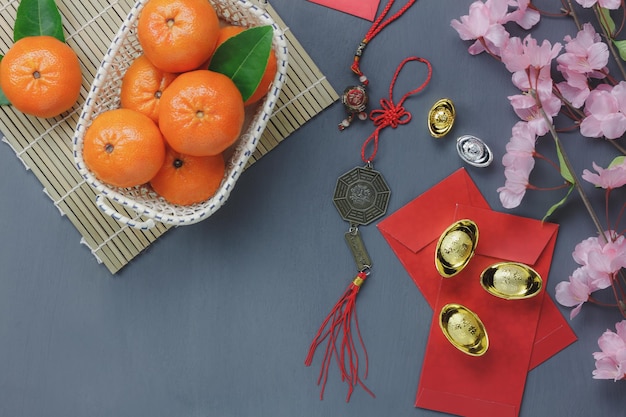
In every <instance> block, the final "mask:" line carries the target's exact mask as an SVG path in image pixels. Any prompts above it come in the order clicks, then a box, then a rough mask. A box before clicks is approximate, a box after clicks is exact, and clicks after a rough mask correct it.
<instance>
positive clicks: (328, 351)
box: [304, 272, 375, 402]
mask: <svg viewBox="0 0 626 417" xmlns="http://www.w3.org/2000/svg"><path fill="white" fill-rule="evenodd" d="M366 278H367V274H366V273H365V272H359V273H358V274H357V276H356V278H355V279H354V280H353V281H352V282H351V283H350V285H349V286H348V288H347V289H346V291H345V292H344V293H343V294H342V296H341V297H340V298H339V300H338V301H337V303H336V304H335V306H334V307H333V309H332V310H331V311H330V313H329V314H328V316H326V319H325V320H324V322H323V323H322V325H321V326H320V328H319V330H318V331H317V334H316V335H315V338H314V339H313V342H312V343H311V346H310V347H309V353H308V355H307V357H306V360H305V361H304V364H305V365H306V366H310V365H311V364H312V362H313V356H314V355H315V351H316V349H317V348H318V347H319V346H320V345H321V344H322V343H323V342H324V341H326V348H325V350H324V357H323V359H322V366H321V369H320V373H319V376H318V379H317V384H318V385H321V391H320V399H323V398H324V389H325V388H326V382H327V380H328V370H329V367H330V363H331V362H332V359H333V358H335V362H336V363H337V365H338V366H339V371H340V373H341V380H342V381H345V382H346V383H347V384H348V394H347V395H346V402H347V401H350V396H351V395H352V393H353V391H354V388H355V387H356V386H357V385H359V386H361V387H362V388H363V389H364V390H365V391H366V392H367V393H368V394H370V395H371V396H372V397H375V396H374V393H373V392H372V391H370V389H369V388H367V386H365V383H364V382H363V380H362V379H361V377H360V376H359V355H358V350H357V345H356V344H355V341H354V336H353V334H352V328H351V324H352V323H353V322H354V326H355V328H356V335H357V339H358V341H359V344H360V346H361V350H362V351H363V353H364V356H365V358H364V362H365V372H364V373H363V378H367V372H368V358H367V351H366V350H365V344H364V343H363V338H362V337H361V331H360V330H359V320H358V318H357V314H356V297H357V294H358V293H359V289H360V287H361V285H362V284H363V282H364V281H365V279H366ZM340 332H341V335H340ZM338 342H339V347H338V346H337V343H338Z"/></svg>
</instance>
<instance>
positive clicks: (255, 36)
mask: <svg viewBox="0 0 626 417" xmlns="http://www.w3.org/2000/svg"><path fill="white" fill-rule="evenodd" d="M272 37H273V31H272V27H271V26H257V27H253V28H250V29H246V30H244V31H243V32H241V33H239V34H237V35H235V36H233V37H231V38H228V39H227V40H226V41H224V43H222V44H221V45H220V46H219V47H218V48H217V49H216V50H215V52H214V53H213V57H212V58H211V62H210V63H209V70H211V71H215V72H219V73H222V74H224V75H226V76H228V77H230V79H232V80H233V82H234V83H235V85H236V86H237V88H238V89H239V91H240V92H241V96H242V97H243V101H246V100H247V99H248V98H249V97H250V96H251V95H252V94H253V93H254V91H255V90H256V88H257V87H258V86H259V83H260V82H261V78H262V77H263V73H264V72H265V68H266V66H267V61H268V59H269V56H270V51H271V49H272Z"/></svg>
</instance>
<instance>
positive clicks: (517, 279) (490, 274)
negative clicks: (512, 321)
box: [480, 262, 543, 300]
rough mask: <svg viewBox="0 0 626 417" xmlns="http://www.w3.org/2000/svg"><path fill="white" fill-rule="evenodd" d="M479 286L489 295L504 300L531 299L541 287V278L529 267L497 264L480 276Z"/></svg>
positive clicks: (515, 264)
mask: <svg viewBox="0 0 626 417" xmlns="http://www.w3.org/2000/svg"><path fill="white" fill-rule="evenodd" d="M480 285H482V287H483V288H484V289H485V290H486V291H487V292H488V293H490V294H492V295H495V296H496V297H499V298H504V299H506V300H519V299H524V298H531V297H534V296H536V295H537V294H539V292H540V291H541V288H542V286H543V280H542V279H541V276H540V275H539V274H538V273H537V271H535V270H534V269H532V268H531V267H530V266H528V265H525V264H522V263H518V262H499V263H496V264H493V265H491V266H489V267H487V268H486V269H485V270H484V271H483V272H482V274H480Z"/></svg>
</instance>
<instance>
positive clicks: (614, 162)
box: [609, 156, 626, 168]
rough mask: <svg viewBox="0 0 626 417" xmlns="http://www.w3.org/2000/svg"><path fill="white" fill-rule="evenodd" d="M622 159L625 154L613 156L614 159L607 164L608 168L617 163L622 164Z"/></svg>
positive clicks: (624, 157)
mask: <svg viewBox="0 0 626 417" xmlns="http://www.w3.org/2000/svg"><path fill="white" fill-rule="evenodd" d="M624 159H626V156H617V157H615V159H614V160H612V161H611V163H610V164H609V168H613V167H614V166H617V165H622V164H623V163H624Z"/></svg>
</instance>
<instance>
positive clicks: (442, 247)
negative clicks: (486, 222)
mask: <svg viewBox="0 0 626 417" xmlns="http://www.w3.org/2000/svg"><path fill="white" fill-rule="evenodd" d="M477 244H478V226H477V225H476V223H474V222H473V221H471V220H469V219H463V220H459V221H457V222H455V223H453V224H452V225H450V226H449V227H448V228H447V229H446V230H444V232H443V233H442V234H441V236H440V237H439V241H438V242H437V247H436V248H435V268H437V271H438V272H439V274H440V275H441V276H442V277H444V278H450V277H453V276H454V275H456V274H458V273H459V272H461V271H462V270H463V268H465V266H466V265H467V264H468V263H469V261H470V259H472V256H474V252H475V250H476V245H477Z"/></svg>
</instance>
